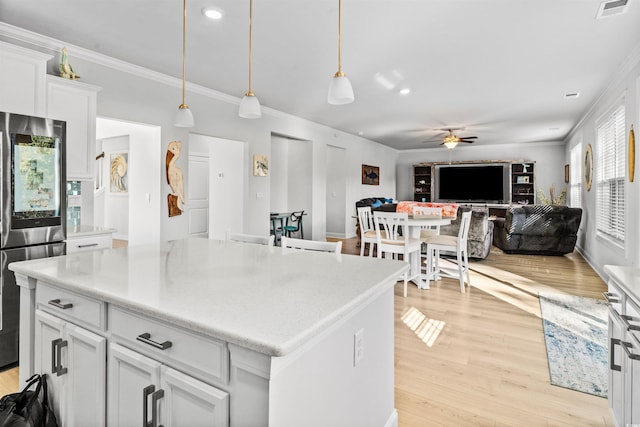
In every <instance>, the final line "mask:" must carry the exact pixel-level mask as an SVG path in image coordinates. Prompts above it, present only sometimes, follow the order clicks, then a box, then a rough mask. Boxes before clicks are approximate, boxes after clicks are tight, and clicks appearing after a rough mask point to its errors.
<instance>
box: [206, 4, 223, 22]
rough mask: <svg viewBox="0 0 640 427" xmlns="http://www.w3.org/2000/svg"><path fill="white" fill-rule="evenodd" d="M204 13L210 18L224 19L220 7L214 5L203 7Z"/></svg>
mask: <svg viewBox="0 0 640 427" xmlns="http://www.w3.org/2000/svg"><path fill="white" fill-rule="evenodd" d="M202 14H203V15H204V16H206V17H207V18H209V19H214V20H218V19H222V15H223V13H222V11H221V10H220V9H216V8H214V7H205V8H203V9H202Z"/></svg>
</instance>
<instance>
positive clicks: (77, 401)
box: [58, 323, 107, 427]
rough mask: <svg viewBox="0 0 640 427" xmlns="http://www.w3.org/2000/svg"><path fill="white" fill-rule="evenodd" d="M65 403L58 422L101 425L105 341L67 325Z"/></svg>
mask: <svg viewBox="0 0 640 427" xmlns="http://www.w3.org/2000/svg"><path fill="white" fill-rule="evenodd" d="M64 332H65V340H66V341H67V343H68V344H67V358H66V361H67V363H66V366H67V368H68V369H67V372H66V374H64V375H65V377H66V378H65V382H66V384H65V392H66V399H65V401H66V403H65V408H64V411H63V413H62V417H63V419H62V420H60V419H58V421H59V422H61V425H65V426H69V427H73V426H77V427H84V426H95V427H99V426H104V425H105V422H106V415H107V414H106V409H105V408H106V400H107V396H106V395H107V385H106V376H107V340H106V339H105V338H104V337H101V336H100V335H96V334H94V333H92V332H89V331H87V330H86V329H84V328H81V327H79V326H76V325H73V324H71V323H67V324H66V325H65V331H64Z"/></svg>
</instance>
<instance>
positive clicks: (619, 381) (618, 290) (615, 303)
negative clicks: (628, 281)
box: [605, 269, 640, 427]
mask: <svg viewBox="0 0 640 427" xmlns="http://www.w3.org/2000/svg"><path fill="white" fill-rule="evenodd" d="M605 271H606V269H605ZM605 297H606V298H607V301H608V303H609V362H610V363H609V406H610V407H611V412H612V413H613V418H614V421H615V423H616V425H617V426H618V427H624V426H628V425H639V424H640V304H639V302H638V300H637V296H635V295H632V294H630V293H628V292H626V290H625V286H624V285H622V284H621V283H620V282H619V281H618V280H616V278H615V277H614V276H611V277H610V279H609V292H608V293H607V294H605Z"/></svg>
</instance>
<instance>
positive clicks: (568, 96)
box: [564, 92, 580, 99]
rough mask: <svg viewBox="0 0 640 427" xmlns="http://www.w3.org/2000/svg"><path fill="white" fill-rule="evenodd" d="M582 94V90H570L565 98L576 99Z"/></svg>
mask: <svg viewBox="0 0 640 427" xmlns="http://www.w3.org/2000/svg"><path fill="white" fill-rule="evenodd" d="M579 96H580V92H570V93H565V94H564V99H575V98H578V97H579Z"/></svg>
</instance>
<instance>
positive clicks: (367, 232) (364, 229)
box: [358, 206, 377, 257]
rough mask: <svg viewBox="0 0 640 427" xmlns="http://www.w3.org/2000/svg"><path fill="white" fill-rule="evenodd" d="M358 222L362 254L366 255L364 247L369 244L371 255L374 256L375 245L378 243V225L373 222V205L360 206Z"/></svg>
mask: <svg viewBox="0 0 640 427" xmlns="http://www.w3.org/2000/svg"><path fill="white" fill-rule="evenodd" d="M358 224H359V225H360V256H364V247H365V245H366V244H367V243H368V244H369V256H370V257H372V256H373V246H374V245H375V244H376V241H377V240H376V227H375V225H374V224H373V213H372V211H371V206H365V207H362V208H358Z"/></svg>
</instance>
